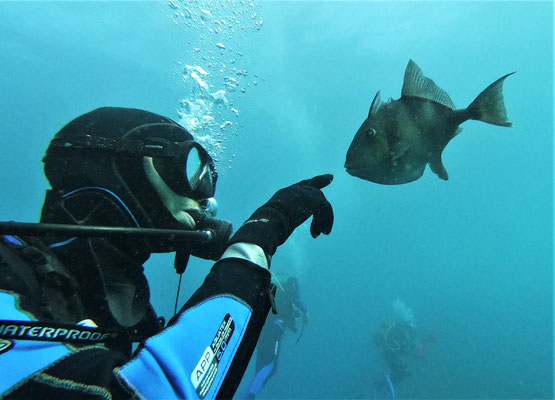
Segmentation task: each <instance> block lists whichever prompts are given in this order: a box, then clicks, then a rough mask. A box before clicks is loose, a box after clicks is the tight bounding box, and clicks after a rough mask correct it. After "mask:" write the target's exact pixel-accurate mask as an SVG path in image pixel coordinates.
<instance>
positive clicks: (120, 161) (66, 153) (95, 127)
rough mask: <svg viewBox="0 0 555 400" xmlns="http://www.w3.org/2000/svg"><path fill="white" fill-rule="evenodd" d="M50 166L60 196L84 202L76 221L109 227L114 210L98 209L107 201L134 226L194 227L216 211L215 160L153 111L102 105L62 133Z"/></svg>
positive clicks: (53, 148) (47, 157) (47, 170)
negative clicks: (101, 200)
mask: <svg viewBox="0 0 555 400" xmlns="http://www.w3.org/2000/svg"><path fill="white" fill-rule="evenodd" d="M43 161H44V166H45V174H46V177H47V178H48V180H49V182H50V184H51V185H52V188H53V190H54V191H55V192H56V193H58V194H60V195H61V196H62V197H64V198H66V200H69V199H68V197H69V198H72V199H73V203H75V204H77V203H79V205H75V207H73V208H74V209H79V210H80V211H79V212H78V213H76V212H75V210H74V211H73V212H71V211H70V212H69V214H71V216H72V219H74V221H73V223H84V224H89V225H93V224H100V223H106V222H110V221H106V219H107V218H106V217H107V216H108V215H110V214H113V213H114V212H113V211H114V210H96V208H98V207H99V202H98V199H99V198H100V197H102V198H107V197H109V198H111V203H112V205H118V204H119V206H120V207H116V208H119V209H120V210H119V211H118V213H123V214H125V213H127V214H129V215H128V218H127V219H128V221H127V224H126V225H127V226H140V227H148V228H169V229H172V228H173V229H180V228H181V229H182V228H184V227H185V228H186V229H195V227H196V225H197V223H196V222H197V221H196V218H195V216H196V215H199V214H204V215H208V216H211V217H213V216H214V212H215V210H216V209H217V203H215V200H214V199H213V196H214V193H215V190H216V180H217V173H216V169H215V165H214V162H213V160H212V158H211V157H210V155H209V154H208V153H207V151H206V150H205V149H204V148H203V147H202V146H201V145H200V144H199V143H197V142H195V141H194V139H193V137H192V136H191V134H189V133H188V132H187V131H186V130H185V129H184V128H183V127H182V126H180V125H179V124H177V123H176V122H174V121H172V120H171V119H169V118H166V117H163V116H160V115H157V114H154V113H151V112H148V111H143V110H137V109H130V108H116V107H103V108H98V109H95V110H93V111H91V112H89V113H86V114H84V115H81V116H80V117H78V118H76V119H74V120H72V121H71V122H69V123H68V124H67V125H65V126H64V127H63V128H62V129H61V130H60V131H59V132H58V133H57V134H56V136H55V137H54V139H53V140H52V141H51V142H50V146H49V147H48V149H47V151H46V155H45V157H44V160H43ZM84 193H87V201H85V200H83V198H84V197H83V196H82V195H83V194H84ZM92 193H95V194H96V198H97V199H96V200H94V199H93V198H94V197H95V195H93V194H92ZM77 197H79V199H80V201H77V200H76V198H77ZM47 200H48V199H47ZM66 202H67V201H66ZM103 203H104V204H103V206H104V208H106V205H107V202H106V201H104V202H103ZM45 206H46V207H47V208H48V205H47V204H45ZM66 208H67V207H66ZM65 211H66V212H68V210H65ZM102 211H104V212H102ZM93 212H94V214H95V215H96V217H93ZM76 214H79V215H76ZM102 215H104V218H103V217H102ZM43 216H44V213H43ZM99 217H100V221H98V219H99ZM116 219H117V221H118V224H121V223H122V219H125V218H116ZM111 220H112V221H113V220H114V218H111ZM112 224H113V222H112V223H109V225H112ZM153 251H156V250H155V249H153Z"/></svg>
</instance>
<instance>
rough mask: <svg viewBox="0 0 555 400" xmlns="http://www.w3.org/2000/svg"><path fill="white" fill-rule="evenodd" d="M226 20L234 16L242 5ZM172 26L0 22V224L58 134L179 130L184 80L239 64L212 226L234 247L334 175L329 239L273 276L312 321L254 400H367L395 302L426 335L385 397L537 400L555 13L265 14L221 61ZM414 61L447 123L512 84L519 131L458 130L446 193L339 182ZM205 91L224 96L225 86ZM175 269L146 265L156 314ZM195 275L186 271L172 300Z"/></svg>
mask: <svg viewBox="0 0 555 400" xmlns="http://www.w3.org/2000/svg"><path fill="white" fill-rule="evenodd" d="M197 3H198V2H191V3H190V4H191V5H194V4H197ZM218 3H219V2H216V1H215V2H213V3H212V5H213V6H215V5H217V4H218ZM221 3H222V4H224V3H225V4H224V5H225V7H226V8H224V9H223V11H222V10H220V11H221V12H222V13H224V14H228V15H234V10H240V11H241V12H243V13H244V12H245V7H247V8H248V7H250V5H249V4H248V3H249V2H239V1H236V2H231V3H229V2H221ZM182 4H183V3H182ZM222 7H223V6H222ZM192 10H193V11H194V12H197V13H198V7H197V8H195V7H192ZM175 12H176V10H175V8H171V7H169V6H168V4H167V3H166V2H128V1H120V2H91V1H87V2H68V1H64V2H50V1H41V2H27V1H7V2H6V1H4V2H0V72H1V75H0V113H1V117H2V118H1V120H0V148H1V149H2V155H1V156H0V167H1V170H2V171H3V173H2V175H1V177H0V191H1V193H2V202H1V206H0V219H1V220H18V221H36V220H37V219H38V217H39V210H40V206H41V204H42V200H43V196H44V191H45V189H47V187H48V184H47V182H46V179H45V177H44V175H43V171H42V165H41V162H40V160H41V157H42V155H43V152H44V149H45V148H46V146H47V145H48V142H49V140H50V139H51V138H52V136H53V135H54V133H55V132H56V131H57V130H58V129H60V128H61V127H62V126H63V125H64V124H65V123H66V122H68V121H69V120H70V119H72V118H74V117H76V116H78V115H80V114H82V113H84V112H87V111H89V110H92V109H93V108H95V107H99V106H105V105H112V106H126V107H136V108H143V109H146V110H150V111H153V112H157V113H160V114H163V115H166V116H169V117H171V118H175V119H179V118H180V114H179V110H180V104H181V101H182V100H183V99H185V98H188V97H190V96H191V92H190V88H189V87H188V86H187V84H186V83H185V82H184V79H183V76H182V74H183V72H184V66H185V65H186V64H191V65H200V66H202V67H203V68H204V69H208V67H207V65H206V64H208V63H209V61H210V57H213V58H211V60H212V62H215V63H218V62H220V63H222V62H223V61H222V60H229V59H230V58H229V57H231V56H233V57H232V58H234V59H236V61H235V66H236V67H237V68H241V69H242V70H244V71H246V72H247V74H246V76H245V75H242V76H241V77H240V78H241V81H240V85H239V86H240V87H241V88H243V89H245V90H244V92H243V91H241V90H236V91H235V92H233V93H229V96H228V100H230V101H231V102H232V104H230V105H228V108H227V109H226V110H224V111H222V113H224V112H228V113H229V108H230V107H233V108H235V109H236V110H238V113H239V115H238V116H236V115H235V114H231V115H232V117H233V118H234V119H231V120H230V122H232V126H231V127H230V128H229V129H226V130H223V131H222V132H220V133H219V134H220V135H221V138H222V140H221V142H220V143H219V147H217V148H216V150H217V151H219V165H218V167H219V169H220V171H221V178H220V181H219V182H218V191H217V198H218V201H219V203H220V214H219V216H220V217H221V218H225V219H228V220H230V221H232V222H233V223H234V225H235V226H236V227H237V226H239V225H240V223H241V222H242V221H244V220H245V218H247V217H248V216H249V215H250V213H251V212H252V211H253V210H254V209H255V208H256V207H258V206H259V205H261V204H262V203H263V202H264V201H266V200H267V199H268V198H269V197H270V196H271V195H272V194H273V193H274V192H275V191H276V190H277V189H279V188H280V187H283V186H286V185H289V184H291V183H294V182H296V181H298V180H300V179H303V178H307V177H311V176H313V175H316V174H321V173H333V174H334V176H335V179H334V181H333V183H332V184H331V185H330V186H329V188H326V189H325V190H324V192H325V193H326V196H327V197H328V199H329V200H330V202H331V203H332V204H333V206H334V210H335V225H334V229H333V232H332V234H331V235H330V236H329V237H321V238H318V239H317V240H313V239H312V238H311V237H310V234H309V231H308V224H305V225H303V226H302V227H301V228H299V229H298V230H297V231H296V232H295V233H294V234H293V235H292V237H291V238H290V240H289V241H288V242H287V243H286V244H285V245H284V246H282V247H280V248H279V250H278V252H277V254H276V256H275V258H274V260H273V266H272V271H274V273H276V275H278V276H279V274H282V273H289V274H295V275H297V276H298V277H299V280H300V284H301V290H302V294H303V298H304V301H305V303H306V305H307V307H308V309H309V311H310V316H311V319H310V321H309V324H308V325H307V326H306V329H305V332H304V334H303V337H302V339H301V341H300V342H299V343H296V336H295V334H291V333H289V334H288V335H286V338H285V341H284V346H283V350H282V354H281V359H280V365H279V371H278V373H277V374H276V375H275V376H274V377H273V378H272V380H271V381H270V382H269V383H268V385H267V386H266V387H265V388H264V390H263V391H262V393H261V398H369V397H370V396H371V392H372V389H371V385H372V382H373V381H374V380H375V379H377V378H378V377H379V376H381V374H382V373H383V365H382V362H381V360H380V355H379V351H378V349H377V348H376V347H375V346H374V344H373V342H372V338H373V335H374V332H375V330H376V329H377V328H378V327H379V325H380V323H381V322H382V321H383V320H384V319H385V318H388V317H390V316H391V315H392V307H391V303H392V302H393V301H394V300H395V299H397V298H398V299H401V300H402V301H404V302H405V303H406V305H407V306H408V307H410V308H412V310H413V313H414V318H415V322H416V325H417V327H418V329H419V330H420V331H421V332H423V333H433V334H434V335H435V336H436V337H437V343H436V344H432V345H430V346H429V347H427V348H426V352H425V355H424V357H423V358H420V359H415V360H414V362H413V371H412V372H413V374H412V376H411V377H409V378H408V379H407V380H405V381H403V382H401V383H400V384H399V385H398V386H397V388H396V391H397V396H398V398H443V399H446V398H483V399H493V398H520V399H535V398H552V384H553V367H552V359H553V345H552V341H553V307H552V300H553V139H552V138H553V4H552V2H549V1H541V2H535V1H525V2H512V1H511V2H501V1H478V2H456V1H441V2H434V1H425V2H419V1H413V2H393V1H385V2H373V1H359V2H347V1H344V2H322V1H303V2H293V1H275V2H274V1H268V2H261V3H260V2H259V3H256V7H255V8H253V10H252V11H250V10H249V11H248V13H247V14H246V17H247V18H246V20H245V21H246V22H240V23H239V25H236V29H232V30H231V31H228V35H227V36H226V35H223V34H222V35H221V36H222V38H221V40H222V44H224V45H226V46H225V49H220V48H216V47H215V41H216V37H215V36H210V35H211V34H210V33H207V32H206V31H204V30H203V29H204V28H206V26H203V25H202V24H200V25H199V23H198V21H200V20H195V19H189V20H187V18H185V17H183V16H182V17H181V18H180V17H179V16H177V17H176V14H175ZM252 13H256V17H253V18H251V14H252ZM207 18H208V19H209V18H210V17H207ZM240 18H243V19H244V18H245V15H244V14H241V17H240ZM260 18H262V19H263V23H260V25H261V26H258V27H259V28H260V29H256V26H254V25H255V24H254V22H256V21H259V22H261V20H260ZM241 21H243V20H241ZM207 24H208V22H207ZM240 26H243V27H244V28H245V29H240V28H239V27H240ZM218 41H219V40H218ZM237 52H240V53H241V55H239V56H237V54H238V53H237ZM203 55H206V56H207V57H208V58H207V59H203V58H202V56H203ZM410 58H412V59H414V60H415V61H416V63H417V64H418V65H419V66H420V67H421V68H422V70H423V71H424V73H425V74H426V75H427V76H428V77H430V78H432V79H433V80H434V81H435V82H436V83H437V84H438V85H439V86H440V87H441V88H442V89H444V90H445V91H447V92H448V93H449V94H450V96H451V98H452V99H453V101H454V103H455V104H456V105H457V106H458V107H459V108H462V107H466V106H467V105H468V104H469V103H470V102H471V101H472V100H473V99H474V97H475V96H476V95H477V94H478V93H479V92H480V91H481V90H483V89H484V88H485V87H486V86H487V85H489V84H490V83H492V82H493V81H494V80H496V79H497V78H499V77H501V76H502V75H504V74H506V73H509V72H513V71H518V72H517V74H515V75H513V76H511V77H509V78H508V79H507V80H506V81H505V89H504V92H505V100H506V106H507V110H508V115H509V119H510V121H511V122H513V124H514V127H513V128H502V127H497V126H493V125H487V124H484V123H482V122H476V121H469V122H466V123H464V124H463V127H464V131H463V133H462V134H460V135H459V136H457V137H456V138H455V139H454V140H452V142H451V143H450V144H449V145H448V146H447V148H446V150H445V151H444V153H443V162H444V165H445V167H446V169H447V171H448V172H449V176H450V179H449V181H447V182H444V181H442V180H440V179H439V178H437V177H436V176H435V175H434V174H433V173H432V172H431V171H430V170H429V169H427V170H426V172H425V173H424V176H423V177H422V178H421V179H420V180H418V181H416V182H413V183H410V184H407V185H402V186H391V187H390V186H382V185H378V184H375V183H371V182H366V181H363V180H360V179H357V178H354V177H352V176H350V175H348V174H347V173H346V172H345V171H344V169H343V163H344V161H345V153H346V150H347V148H348V146H349V144H350V142H351V140H352V137H353V135H354V133H355V132H356V130H357V129H358V127H359V126H360V124H361V123H362V121H363V119H364V118H365V116H366V114H367V112H368V108H369V105H370V102H371V100H372V98H373V96H374V94H375V93H376V92H377V91H378V90H381V94H382V98H385V99H387V98H388V97H389V96H392V97H393V98H398V97H399V95H400V90H401V85H402V78H403V73H404V69H405V67H406V64H407V62H408V60H409V59H410ZM207 60H208V61H207ZM203 63H204V64H203ZM209 72H210V76H211V78H212V79H213V80H214V82H218V84H220V86H221V82H223V79H224V77H225V76H229V75H230V74H232V73H233V72H234V70H232V68H231V66H230V65H226V67H225V68H222V69H221V72H218V68H215V69H211V70H209ZM218 74H221V76H219V75H218ZM218 84H216V86H218ZM218 88H219V87H216V89H218ZM237 89H239V88H237ZM225 118H227V116H226V117H225ZM172 263H173V261H172V256H171V255H156V256H153V257H152V258H151V260H150V261H149V262H148V263H147V265H146V270H147V274H148V276H149V279H150V282H151V289H152V299H153V303H154V305H155V306H156V308H157V310H158V311H159V312H160V313H161V314H163V315H166V316H170V315H171V313H172V311H173V303H174V297H173V296H174V291H175V289H176V287H177V277H176V276H175V273H174V272H173V266H172ZM210 265H211V263H210V262H207V261H202V260H192V261H191V262H190V265H189V267H188V270H187V272H186V273H185V276H184V278H185V279H184V280H185V282H184V287H183V289H182V294H181V299H180V302H183V301H184V300H185V299H186V298H187V297H188V296H189V295H190V294H191V293H192V292H193V291H194V289H195V288H196V287H198V285H199V284H200V282H202V279H203V277H204V276H205V275H206V273H207V271H208V269H209V267H210ZM252 375H253V367H252V366H250V367H249V369H248V370H247V373H246V376H245V380H244V383H243V384H242V385H241V387H240V389H239V392H238V397H241V396H242V395H243V394H244V391H245V390H246V386H247V384H248V380H249V379H250V378H252Z"/></svg>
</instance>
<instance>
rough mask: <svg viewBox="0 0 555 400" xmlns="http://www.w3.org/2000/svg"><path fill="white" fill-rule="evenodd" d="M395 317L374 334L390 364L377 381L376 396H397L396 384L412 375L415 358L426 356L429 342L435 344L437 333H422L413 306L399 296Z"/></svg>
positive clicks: (375, 385) (376, 397) (375, 340)
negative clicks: (411, 307) (419, 332)
mask: <svg viewBox="0 0 555 400" xmlns="http://www.w3.org/2000/svg"><path fill="white" fill-rule="evenodd" d="M393 309H394V314H395V316H394V318H393V319H391V320H386V321H384V322H383V323H382V324H381V326H380V328H379V329H378V331H377V332H376V334H375V336H374V343H375V344H376V345H377V346H378V347H379V348H380V349H381V354H382V358H383V360H384V361H385V364H386V365H387V368H386V372H384V374H383V375H382V376H381V377H380V379H378V380H377V381H376V382H375V383H374V396H373V398H374V399H378V398H380V399H382V398H383V399H395V398H396V397H395V386H396V385H397V384H398V383H399V382H400V381H402V380H404V379H405V378H407V377H408V376H410V375H411V364H412V360H413V359H415V358H418V357H422V356H423V355H424V348H425V347H426V345H427V344H428V343H435V342H436V338H435V336H434V335H433V334H430V335H426V336H421V335H419V334H418V332H417V329H416V325H415V323H414V316H413V313H412V309H410V308H408V307H407V306H406V305H405V303H404V302H402V301H400V300H399V299H396V300H395V301H394V302H393Z"/></svg>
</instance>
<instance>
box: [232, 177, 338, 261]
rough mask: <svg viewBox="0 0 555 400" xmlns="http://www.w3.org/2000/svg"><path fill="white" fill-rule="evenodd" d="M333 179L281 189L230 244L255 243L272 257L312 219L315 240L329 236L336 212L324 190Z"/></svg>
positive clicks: (305, 182)
mask: <svg viewBox="0 0 555 400" xmlns="http://www.w3.org/2000/svg"><path fill="white" fill-rule="evenodd" d="M332 180H333V175H331V174H326V175H319V176H315V177H314V178H312V179H306V180H304V181H301V182H299V183H295V184H294V185H291V186H288V187H286V188H283V189H281V190H278V191H277V193H276V194H274V195H273V196H272V198H271V199H270V200H269V201H268V202H267V203H266V204H264V205H263V206H262V207H260V208H259V209H258V210H256V211H255V212H254V214H253V215H252V216H251V217H250V218H249V219H248V220H247V221H246V222H245V223H244V224H243V225H242V226H241V227H240V228H239V229H238V230H237V232H236V233H235V234H234V235H233V236H232V237H231V239H230V241H229V244H230V245H231V244H234V243H239V242H242V243H253V244H256V245H258V246H260V247H261V248H262V249H263V250H264V252H265V253H266V254H267V255H269V256H272V255H274V253H275V252H276V249H277V247H278V246H280V245H282V244H283V243H284V242H285V241H286V240H287V238H288V237H289V236H290V235H291V233H293V231H294V230H295V228H297V227H298V226H299V225H301V224H302V223H303V222H304V221H306V220H307V219H308V218H309V217H310V216H313V219H312V223H311V224H310V233H311V235H312V237H314V238H315V237H317V236H318V235H320V233H323V234H324V235H328V234H329V233H330V232H331V228H332V226H333V209H332V207H331V204H330V203H329V202H328V201H327V199H326V197H325V196H324V193H322V191H321V190H320V189H322V188H324V187H326V186H328V185H329V184H330V182H331V181H332Z"/></svg>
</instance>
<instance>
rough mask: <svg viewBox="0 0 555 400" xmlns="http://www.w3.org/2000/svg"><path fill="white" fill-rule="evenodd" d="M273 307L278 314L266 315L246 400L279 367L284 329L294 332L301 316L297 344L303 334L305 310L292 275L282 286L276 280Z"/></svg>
mask: <svg viewBox="0 0 555 400" xmlns="http://www.w3.org/2000/svg"><path fill="white" fill-rule="evenodd" d="M276 281H277V292H276V296H275V303H276V304H275V306H276V310H277V313H276V314H269V316H268V319H267V320H266V324H265V325H264V329H263V330H262V335H261V338H260V340H259V341H258V345H257V346H256V374H255V377H254V380H253V382H252V383H251V385H250V387H249V390H248V393H247V399H254V398H255V397H256V395H258V393H259V392H260V391H261V390H262V388H263V387H264V385H265V384H266V382H268V380H269V379H270V377H272V376H273V375H274V374H275V373H276V371H277V367H278V361H279V354H280V351H281V340H282V339H283V335H284V334H285V330H286V328H289V329H290V330H291V331H293V332H297V331H298V329H297V326H296V322H297V320H298V319H299V318H301V317H302V321H303V323H302V327H301V331H300V333H299V335H298V337H297V342H298V341H299V340H300V339H301V337H302V335H303V333H304V327H305V325H306V323H307V322H308V311H307V310H306V307H305V306H304V304H303V302H302V301H301V297H300V290H299V282H298V281H297V278H295V277H294V276H288V277H287V278H286V279H285V280H284V281H283V282H282V283H281V282H280V281H279V280H277V279H276Z"/></svg>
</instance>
